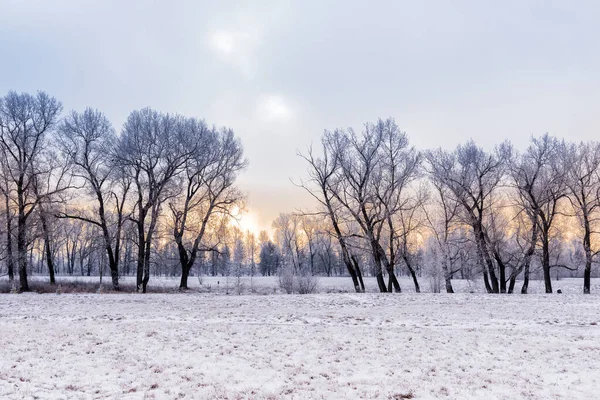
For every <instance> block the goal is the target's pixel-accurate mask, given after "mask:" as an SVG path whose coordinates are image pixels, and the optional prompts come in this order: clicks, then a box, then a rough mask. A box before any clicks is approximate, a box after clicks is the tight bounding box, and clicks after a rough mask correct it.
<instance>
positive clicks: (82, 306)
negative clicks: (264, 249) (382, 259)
mask: <svg viewBox="0 0 600 400" xmlns="http://www.w3.org/2000/svg"><path fill="white" fill-rule="evenodd" d="M347 280H349V279H347ZM265 282H266V280H265ZM332 282H338V281H337V280H334V279H332V280H331V281H328V280H327V278H323V279H322V280H321V282H320V285H321V293H319V294H311V295H283V294H275V295H273V294H270V295H235V294H231V295H225V294H223V293H221V292H216V293H198V291H194V290H192V291H190V292H189V293H181V294H179V293H164V294H157V293H150V294H146V295H142V294H134V293H128V294H112V293H110V294H106V293H102V292H100V293H96V294H36V293H27V294H20V295H16V294H2V295H0V398H2V399H104V398H110V399H176V398H185V399H212V398H216V399H354V398H356V399H405V398H415V399H432V398H448V399H467V398H473V399H475V398H486V399H515V398H526V399H591V398H596V397H597V396H598V387H599V385H600V295H599V294H600V293H599V291H598V290H597V285H598V281H597V280H595V281H594V282H593V283H594V287H593V289H596V290H594V291H593V294H592V295H585V296H584V295H581V294H579V292H578V287H579V286H580V280H576V281H575V280H573V281H569V280H565V281H563V282H561V283H562V287H563V294H552V295H545V294H537V293H535V294H530V295H488V294H484V293H477V292H476V293H457V294H454V295H448V294H432V293H421V294H416V293H410V292H409V286H408V285H407V282H405V286H406V288H407V293H402V294H378V293H365V294H355V293H325V292H326V291H327V290H324V289H325V288H327V287H331V286H332ZM343 282H344V281H343V280H339V283H340V284H341V285H343ZM204 284H206V283H204ZM370 284H371V283H369V285H370ZM221 285H222V283H221V282H220V283H219V285H218V286H221ZM265 285H266V283H265ZM536 285H537V282H534V284H533V285H532V288H535V287H537V286H536ZM334 286H335V285H334ZM540 287H541V286H540ZM338 289H340V288H338Z"/></svg>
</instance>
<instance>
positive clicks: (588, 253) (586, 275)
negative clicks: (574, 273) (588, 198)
mask: <svg viewBox="0 0 600 400" xmlns="http://www.w3.org/2000/svg"><path fill="white" fill-rule="evenodd" d="M584 217H585V223H584V227H585V234H584V236H583V249H584V251H585V270H584V271H583V293H584V294H590V284H591V278H592V250H591V247H592V244H591V232H590V231H591V229H590V223H589V218H588V217H587V213H586V214H584Z"/></svg>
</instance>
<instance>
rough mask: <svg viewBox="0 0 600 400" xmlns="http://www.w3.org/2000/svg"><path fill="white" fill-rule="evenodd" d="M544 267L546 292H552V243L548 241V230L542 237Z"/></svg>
mask: <svg viewBox="0 0 600 400" xmlns="http://www.w3.org/2000/svg"><path fill="white" fill-rule="evenodd" d="M542 267H543V270H544V286H545V287H546V293H552V278H551V276H550V244H549V243H548V232H545V233H544V236H543V239H542Z"/></svg>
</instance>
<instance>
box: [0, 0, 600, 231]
mask: <svg viewBox="0 0 600 400" xmlns="http://www.w3.org/2000/svg"><path fill="white" fill-rule="evenodd" d="M599 20H600V2H597V1H550V0H547V1H526V0H521V1H510V0H509V1H502V2H500V1H497V2H491V1H476V0H473V1H468V0H456V1H442V0H439V1H428V0H423V1H401V0H389V1H385V0H381V1H377V0H373V1H366V0H364V1H355V0H346V1H342V0H339V1H334V0H329V1H326V0H321V1H316V0H307V1H299V0H298V1H284V0H281V1H268V0H262V1H226V0H224V1H193V0H189V1H188V0H179V1H178V0H172V1H166V0H165V1H152V0H129V1H120V0H119V1H117V0H98V1H91V0H90V1H86V0H53V1H45V0H20V1H17V0H0V95H4V94H5V93H7V92H8V91H9V90H16V91H18V92H32V93H33V92H35V91H37V90H44V91H46V92H48V93H49V94H51V95H53V96H55V97H56V98H58V99H59V100H61V101H62V103H63V106H64V109H65V110H66V111H67V110H71V109H74V110H83V109H84V108H85V107H88V106H90V107H93V108H97V109H99V110H101V111H102V112H104V113H105V114H106V115H107V117H108V118H109V119H110V120H111V121H112V123H113V125H114V127H115V129H116V130H117V132H119V131H120V129H121V127H122V125H123V122H124V121H125V119H126V118H127V115H128V114H129V113H130V112H131V111H133V110H136V109H140V108H143V107H152V108H155V109H158V110H161V111H164V112H171V113H181V114H184V115H187V116H194V117H199V118H204V119H205V120H206V121H207V122H208V123H209V124H211V125H212V124H214V125H217V126H229V127H231V128H233V129H234V131H235V132H236V134H237V135H238V136H239V137H240V138H241V140H242V143H243V145H244V150H245V154H246V156H247V158H248V160H249V166H248V168H247V170H246V171H245V172H244V173H243V174H242V175H241V176H240V180H239V183H240V186H241V188H242V189H243V190H244V191H245V192H246V193H247V195H248V207H247V208H248V211H247V215H246V216H245V217H244V218H243V221H242V222H243V223H242V228H247V229H252V230H254V231H258V230H260V229H270V228H271V222H272V221H273V220H274V219H275V218H276V217H277V215H278V214H279V213H280V212H293V211H295V210H298V209H309V208H311V207H313V203H312V202H311V200H310V197H309V196H308V195H307V194H306V193H304V192H303V190H302V189H300V188H298V187H296V186H294V185H293V183H292V181H296V182H297V181H299V179H300V178H302V177H303V176H305V175H306V171H307V168H306V165H305V163H304V162H303V160H302V159H300V158H299V157H298V156H297V155H296V154H297V152H298V151H301V152H305V151H306V149H307V147H308V146H309V145H310V144H311V143H313V144H315V145H318V143H319V140H320V137H321V135H322V133H323V130H325V129H329V130H332V129H335V128H338V127H354V128H355V129H360V127H361V125H362V124H363V123H365V122H367V121H375V120H377V118H386V117H394V118H395V119H396V122H397V124H398V125H399V126H400V128H401V129H403V130H404V131H406V132H407V134H408V136H409V138H410V140H411V142H412V144H414V145H415V146H416V147H417V148H419V149H427V148H434V147H440V146H441V147H444V148H448V149H451V148H454V147H455V146H456V145H458V144H459V143H462V142H465V141H466V140H468V139H470V138H472V139H474V140H475V141H476V142H477V143H478V144H480V145H481V146H483V147H484V148H487V149H491V148H492V147H493V146H494V145H495V144H497V143H499V142H501V141H503V140H505V139H509V140H511V141H512V142H513V143H514V144H515V146H516V147H517V148H521V149H522V148H525V147H526V145H527V142H528V140H529V138H530V137H531V135H541V134H543V133H546V132H548V133H550V134H552V135H556V136H558V137H565V138H567V139H569V140H574V141H579V140H590V139H600V135H599V131H600V129H599V128H600V112H599V110H600V72H599V71H600V41H599V40H598V39H599V38H600V24H598V21H599Z"/></svg>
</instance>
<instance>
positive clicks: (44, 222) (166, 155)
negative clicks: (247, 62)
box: [0, 92, 247, 292]
mask: <svg viewBox="0 0 600 400" xmlns="http://www.w3.org/2000/svg"><path fill="white" fill-rule="evenodd" d="M246 164H247V162H246V160H245V158H244V156H243V149H242V145H241V143H240V141H239V139H238V138H237V137H236V136H235V135H234V132H233V131H232V130H231V129H228V128H217V127H211V126H209V125H207V124H206V122H204V121H203V120H200V119H197V118H191V117H185V116H182V115H176V114H166V113H162V112H159V111H156V110H152V109H149V108H146V109H142V110H136V111H133V112H131V114H130V115H129V117H128V118H127V120H126V122H125V123H124V125H123V127H122V128H121V132H120V135H117V134H116V132H115V129H114V128H113V127H112V125H111V123H110V121H109V120H108V119H107V118H106V116H105V115H104V114H102V113H101V112H100V111H98V110H94V109H91V108H87V109H85V110H81V111H71V112H70V113H67V114H65V115H63V114H62V105H61V103H60V102H59V101H58V100H57V99H55V98H54V97H51V96H49V95H48V94H46V93H44V92H39V93H37V94H36V95H31V94H27V93H23V94H18V93H16V92H9V93H8V94H7V95H6V96H4V97H3V98H1V99H0V191H1V193H2V196H3V200H4V201H3V202H2V203H3V210H2V216H3V225H4V227H5V229H2V231H4V240H3V246H2V253H1V254H2V260H3V264H4V265H5V268H6V271H7V272H6V273H7V275H8V277H9V279H10V280H13V279H15V280H16V279H17V277H18V290H19V291H28V290H30V289H29V282H28V271H29V269H30V268H31V266H32V264H33V260H34V258H35V259H36V260H37V266H38V268H39V264H40V261H41V260H43V261H45V268H46V269H47V271H48V274H49V277H50V282H51V283H54V282H55V273H56V267H57V262H56V260H57V258H58V259H60V262H59V264H58V266H59V267H61V268H62V270H63V272H64V271H65V270H66V272H67V273H75V271H76V270H77V271H78V273H81V274H86V273H87V274H89V273H90V272H91V270H92V269H93V268H94V269H96V271H99V272H100V273H102V271H103V270H104V266H106V269H107V271H108V274H109V275H110V277H111V280H112V285H113V287H114V289H115V290H119V275H120V274H122V273H123V271H126V272H129V271H130V270H132V271H134V273H135V274H136V276H137V289H138V290H141V291H143V292H146V288H147V285H148V282H149V279H150V275H151V269H152V267H153V266H155V264H160V263H161V261H164V260H161V257H162V256H164V255H165V251H164V249H165V248H169V246H170V248H171V249H172V250H173V249H174V253H175V254H176V255H177V261H178V266H179V268H180V273H181V287H183V288H185V287H187V278H188V276H189V274H190V271H191V269H192V267H193V266H194V264H195V262H196V259H197V257H198V256H199V254H204V253H205V252H208V251H215V252H218V251H219V249H220V245H221V241H222V239H223V237H224V233H223V232H224V231H226V230H227V228H228V226H229V225H230V220H231V213H232V210H234V209H237V208H239V207H240V206H243V200H244V198H243V195H242V193H241V192H240V191H239V190H238V189H237V188H236V186H235V180H236V177H237V175H238V173H239V172H240V171H241V170H242V169H243V168H244V167H245V166H246ZM159 250H160V251H159ZM122 264H124V265H122ZM154 270H156V268H154Z"/></svg>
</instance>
